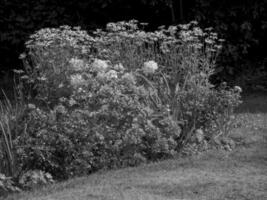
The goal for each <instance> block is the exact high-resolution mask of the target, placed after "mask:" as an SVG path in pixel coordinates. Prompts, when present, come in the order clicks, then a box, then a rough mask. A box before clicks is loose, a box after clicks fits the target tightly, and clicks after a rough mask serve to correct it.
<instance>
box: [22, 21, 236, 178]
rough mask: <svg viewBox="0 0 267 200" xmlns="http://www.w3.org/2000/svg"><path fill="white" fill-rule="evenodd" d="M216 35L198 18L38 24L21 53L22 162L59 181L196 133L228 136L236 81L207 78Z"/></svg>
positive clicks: (162, 149) (171, 147) (135, 158)
mask: <svg viewBox="0 0 267 200" xmlns="http://www.w3.org/2000/svg"><path fill="white" fill-rule="evenodd" d="M221 42H222V40H220V39H219V38H218V37H217V34H216V33H213V32H212V31H211V30H209V29H207V30H202V29H200V28H199V27H198V26H197V22H191V23H189V24H186V25H179V26H170V27H169V28H168V29H164V28H160V29H159V30H157V31H155V32H145V31H143V30H140V29H139V28H138V23H137V22H136V21H134V20H132V21H130V22H118V23H109V24H108V25H107V28H106V29H105V30H97V31H95V32H94V35H93V36H89V35H88V34H87V33H86V32H84V31H81V30H79V29H78V28H76V29H71V28H70V27H66V26H65V27H60V28H59V29H51V30H50V29H44V30H40V31H39V32H37V33H36V34H34V35H33V36H32V39H31V40H30V41H29V42H28V43H27V48H28V51H29V52H28V54H27V56H26V57H25V59H24V62H25V64H26V73H25V74H24V76H23V77H22V78H24V79H25V83H26V84H25V85H26V86H28V87H31V86H32V87H33V88H34V90H35V92H37V94H36V95H35V96H32V97H31V99H30V100H31V101H32V103H34V105H33V104H30V105H29V106H28V107H29V108H28V112H27V120H26V121H27V124H28V127H27V134H24V135H22V136H21V137H20V138H19V140H18V142H19V143H20V144H21V146H22V147H23V148H21V149H20V151H19V152H18V155H19V156H18V157H19V159H20V161H19V163H21V168H22V169H27V170H29V169H39V170H43V171H46V172H49V173H51V174H52V175H53V176H54V177H56V178H66V177H69V176H72V175H76V174H83V173H89V172H91V171H94V170H96V169H100V168H106V167H117V166H125V165H135V164H138V163H139V162H144V161H145V160H147V159H148V160H157V159H160V158H164V157H169V156H173V155H174V154H175V153H177V151H179V150H180V149H181V148H182V147H183V146H185V145H186V144H187V143H188V142H189V141H190V139H192V138H193V137H197V138H199V136H198V134H197V133H199V132H201V138H202V139H201V141H208V140H209V139H212V138H214V137H217V136H218V135H220V134H221V133H222V134H223V135H226V134H228V133H229V128H228V127H230V126H228V124H229V123H228V122H231V120H232V118H231V113H232V112H233V109H234V107H235V106H237V105H238V103H239V98H240V92H241V88H238V87H236V88H234V89H231V88H228V87H220V88H218V89H215V88H214V86H213V85H212V84H210V82H209V78H210V76H211V75H212V74H214V66H215V61H216V57H217V55H218V54H219V50H220V48H221V45H220V43H221ZM27 63H28V64H27ZM30 63H32V66H31V65H30ZM197 130H198V131H197ZM200 130H201V131H200Z"/></svg>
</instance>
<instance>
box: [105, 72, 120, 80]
mask: <svg viewBox="0 0 267 200" xmlns="http://www.w3.org/2000/svg"><path fill="white" fill-rule="evenodd" d="M106 77H107V78H109V79H111V78H118V73H117V72H116V71H115V70H109V71H108V72H107V73H106Z"/></svg>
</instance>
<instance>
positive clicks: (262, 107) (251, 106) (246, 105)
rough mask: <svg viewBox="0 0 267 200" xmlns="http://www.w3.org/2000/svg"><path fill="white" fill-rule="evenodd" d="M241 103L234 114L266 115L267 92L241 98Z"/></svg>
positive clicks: (254, 93)
mask: <svg viewBox="0 0 267 200" xmlns="http://www.w3.org/2000/svg"><path fill="white" fill-rule="evenodd" d="M242 101H243V103H242V104H241V105H240V106H239V107H238V108H237V109H236V113H238V114H239V113H252V114H258V113H267V92H253V93H250V94H245V95H243V97H242Z"/></svg>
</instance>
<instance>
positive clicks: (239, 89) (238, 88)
mask: <svg viewBox="0 0 267 200" xmlns="http://www.w3.org/2000/svg"><path fill="white" fill-rule="evenodd" d="M234 91H236V92H238V93H241V92H242V88H241V87H239V86H235V87H234Z"/></svg>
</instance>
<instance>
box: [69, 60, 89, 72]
mask: <svg viewBox="0 0 267 200" xmlns="http://www.w3.org/2000/svg"><path fill="white" fill-rule="evenodd" d="M69 63H70V64H71V67H72V69H73V70H75V71H81V70H83V69H86V68H87V67H88V65H86V64H85V63H84V61H83V60H82V59H78V58H72V59H70V61H69Z"/></svg>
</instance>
